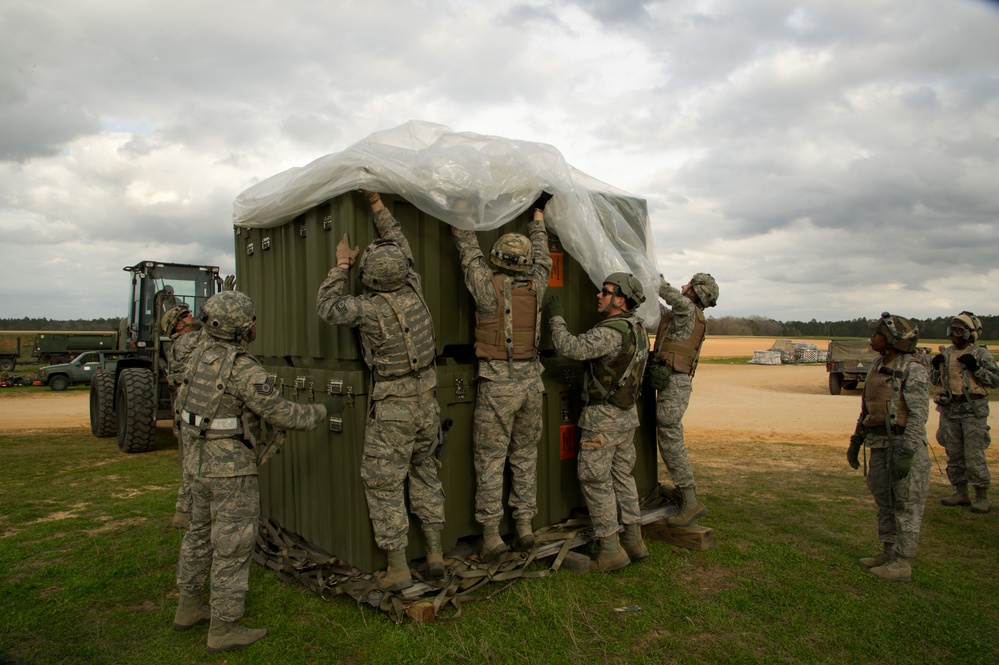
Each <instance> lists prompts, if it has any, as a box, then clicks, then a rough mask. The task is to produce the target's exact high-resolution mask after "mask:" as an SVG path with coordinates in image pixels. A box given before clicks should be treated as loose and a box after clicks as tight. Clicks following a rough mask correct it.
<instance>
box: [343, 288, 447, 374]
mask: <svg viewBox="0 0 999 665" xmlns="http://www.w3.org/2000/svg"><path fill="white" fill-rule="evenodd" d="M371 300H372V301H374V302H376V303H378V300H383V301H384V302H386V303H388V306H389V308H391V310H392V313H393V316H391V317H384V316H379V317H378V324H379V325H380V326H381V332H382V335H381V340H380V343H379V344H377V345H375V344H374V342H375V341H376V340H373V339H372V338H371V336H370V335H364V334H362V335H361V348H362V349H363V351H364V361H365V362H366V363H368V366H369V367H371V371H372V372H373V373H374V375H375V380H376V381H377V380H379V379H387V378H395V377H400V376H405V375H407V374H412V373H413V372H415V371H417V370H419V369H423V368H424V367H427V366H429V365H431V364H433V362H434V357H435V356H436V349H437V345H436V342H435V341H434V322H433V319H432V318H431V317H430V310H429V309H427V304H426V303H425V302H424V301H423V298H422V297H421V296H420V295H419V294H418V293H417V292H416V291H415V290H414V289H413V288H412V287H411V286H409V285H406V286H404V287H402V288H401V289H399V290H398V291H392V292H386V293H375V294H372V296H371ZM378 304H379V306H380V303H378Z"/></svg>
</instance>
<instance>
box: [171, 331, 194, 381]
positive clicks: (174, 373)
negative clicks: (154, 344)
mask: <svg viewBox="0 0 999 665" xmlns="http://www.w3.org/2000/svg"><path fill="white" fill-rule="evenodd" d="M200 341H201V331H200V330H192V331H190V332H183V333H175V334H173V335H170V349H169V350H168V351H167V354H166V357H167V358H166V359H167V383H168V384H169V385H170V389H171V390H177V387H178V386H179V385H180V382H181V380H183V378H184V373H185V372H186V371H187V360H188V358H190V357H191V353H193V352H194V349H195V347H197V345H198V343H199V342H200Z"/></svg>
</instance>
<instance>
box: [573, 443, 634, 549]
mask: <svg viewBox="0 0 999 665" xmlns="http://www.w3.org/2000/svg"><path fill="white" fill-rule="evenodd" d="M635 459H636V453H635V430H633V429H632V430H627V431H625V432H615V433H610V434H602V433H599V432H594V431H592V430H588V429H584V430H583V432H582V440H581V441H580V450H579V460H578V462H579V467H578V468H579V485H580V488H581V489H582V490H583V499H584V500H585V501H586V507H587V509H589V511H590V521H591V522H592V523H593V532H594V534H595V535H596V537H597V538H606V537H607V536H610V535H611V534H614V533H617V530H618V526H619V524H637V523H639V522H641V521H642V513H641V509H640V508H639V507H638V487H637V485H636V484H635V477H634V476H633V475H632V473H631V472H632V470H633V469H634V468H635ZM619 511H620V517H621V519H620V522H618V512H619Z"/></svg>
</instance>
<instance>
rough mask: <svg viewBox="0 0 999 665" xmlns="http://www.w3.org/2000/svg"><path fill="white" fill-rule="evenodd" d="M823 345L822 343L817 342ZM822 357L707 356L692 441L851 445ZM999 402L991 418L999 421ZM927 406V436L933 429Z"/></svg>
mask: <svg viewBox="0 0 999 665" xmlns="http://www.w3.org/2000/svg"><path fill="white" fill-rule="evenodd" d="M773 342H774V339H773V338H769V337H709V338H708V339H707V340H706V341H705V343H704V348H703V350H702V353H701V356H702V357H704V358H712V357H714V358H719V357H721V358H724V357H740V356H741V357H751V356H752V355H753V351H756V350H762V349H769V348H770V346H771V345H772V344H773ZM819 348H824V347H823V345H822V344H821V343H820V344H819ZM828 385H829V384H828V377H827V374H826V371H825V367H824V366H823V365H797V366H795V365H786V366H782V365H749V364H745V365H711V364H707V363H702V364H701V365H700V366H699V367H698V369H697V376H696V377H694V394H693V397H692V398H691V401H690V407H689V408H688V410H687V414H686V416H685V418H684V428H685V430H686V432H685V435H686V438H687V440H688V442H689V443H690V444H691V445H695V446H696V444H697V442H698V441H714V442H723V441H747V440H749V441H789V442H795V443H809V444H820V445H835V446H844V447H845V446H846V443H847V440H848V439H849V437H850V434H852V433H853V427H854V423H855V422H856V420H857V414H858V413H859V410H860V392H859V391H856V390H852V391H851V390H844V391H843V393H842V394H841V395H835V396H833V395H830V394H829V388H828ZM3 390H5V391H9V392H7V393H5V394H4V395H3V396H2V397H0V431H5V432H7V431H25V430H28V431H31V430H44V429H64V428H77V427H79V428H82V429H84V430H87V431H89V429H90V411H89V408H90V402H89V395H88V393H87V392H86V391H81V390H73V391H67V392H62V393H54V392H53V393H32V394H29V393H22V394H18V392H17V391H18V389H17V388H5V389H3ZM997 412H999V409H993V410H992V415H991V417H990V418H989V424H990V425H991V426H992V427H993V428H996V426H997V425H999V421H997V418H999V415H997ZM936 422H937V417H936V412H934V411H932V407H931V412H930V419H929V423H928V424H927V430H928V434H929V438H930V441H931V442H933V440H934V439H933V434H934V432H935V431H936Z"/></svg>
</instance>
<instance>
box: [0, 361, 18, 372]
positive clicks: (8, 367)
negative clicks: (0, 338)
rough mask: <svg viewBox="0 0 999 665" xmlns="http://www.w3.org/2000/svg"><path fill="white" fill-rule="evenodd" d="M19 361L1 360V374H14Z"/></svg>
mask: <svg viewBox="0 0 999 665" xmlns="http://www.w3.org/2000/svg"><path fill="white" fill-rule="evenodd" d="M15 367H17V361H16V360H14V359H13V358H0V372H13V371H14V368H15Z"/></svg>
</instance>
